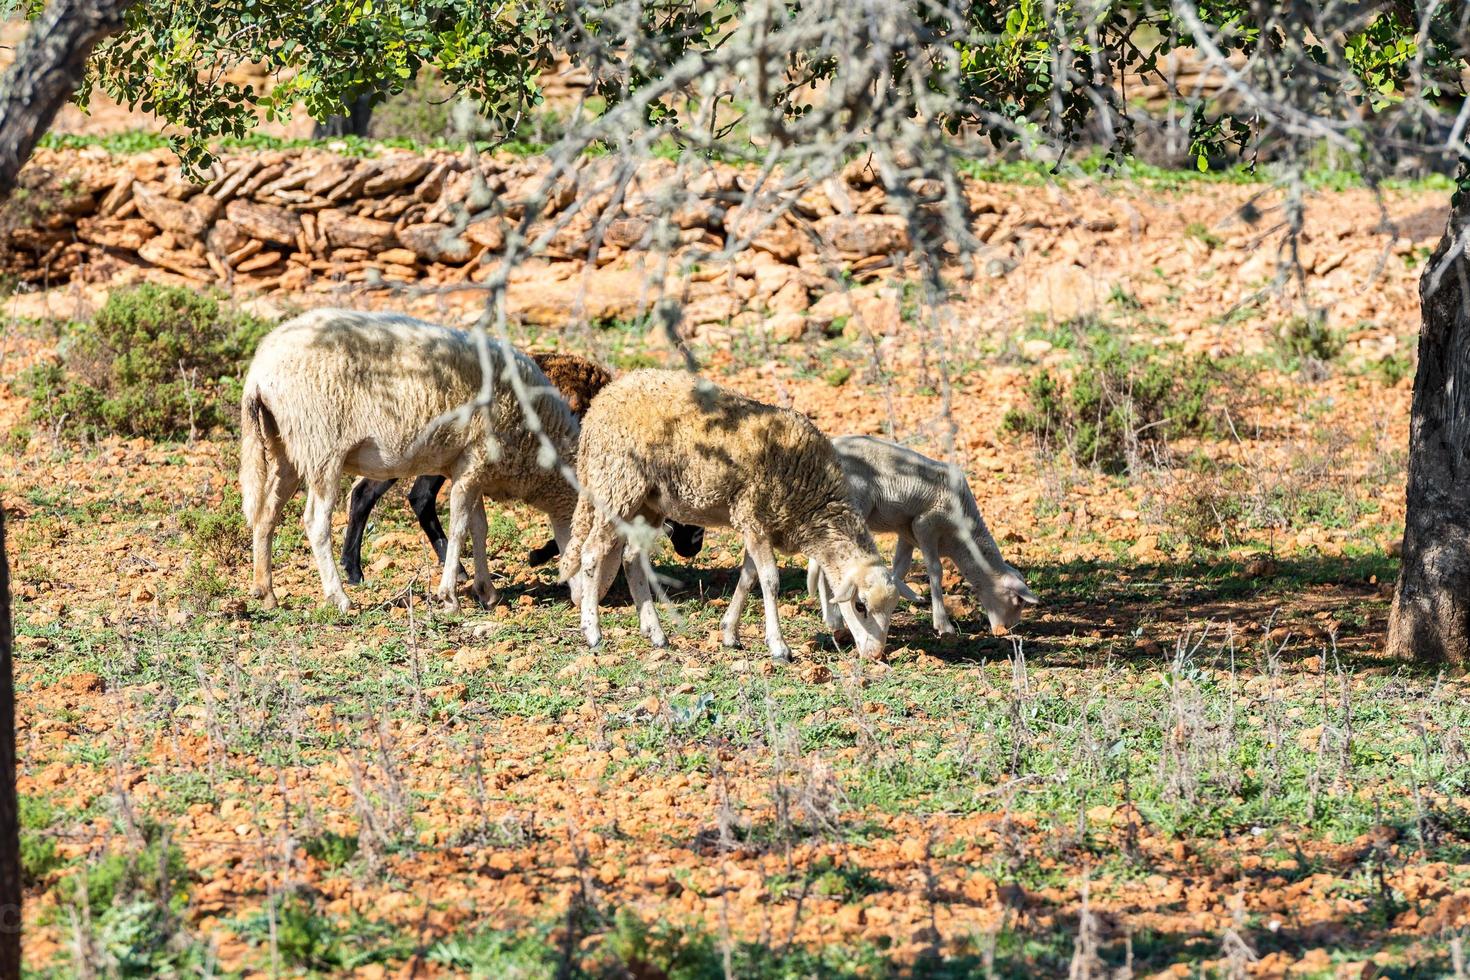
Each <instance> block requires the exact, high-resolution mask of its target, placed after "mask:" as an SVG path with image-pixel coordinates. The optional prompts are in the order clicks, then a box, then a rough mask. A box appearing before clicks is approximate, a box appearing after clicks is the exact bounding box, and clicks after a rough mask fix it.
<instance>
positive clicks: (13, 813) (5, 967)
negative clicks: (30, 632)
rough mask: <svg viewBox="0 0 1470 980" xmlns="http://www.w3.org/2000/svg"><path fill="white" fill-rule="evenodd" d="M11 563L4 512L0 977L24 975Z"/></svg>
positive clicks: (0, 554)
mask: <svg viewBox="0 0 1470 980" xmlns="http://www.w3.org/2000/svg"><path fill="white" fill-rule="evenodd" d="M10 654H11V631H10V562H9V560H8V559H7V557H6V552H5V512H4V510H3V509H0V977H5V978H8V977H18V976H20V819H19V814H18V813H17V807H16V801H15V676H14V665H13V662H12V660H11V656H10Z"/></svg>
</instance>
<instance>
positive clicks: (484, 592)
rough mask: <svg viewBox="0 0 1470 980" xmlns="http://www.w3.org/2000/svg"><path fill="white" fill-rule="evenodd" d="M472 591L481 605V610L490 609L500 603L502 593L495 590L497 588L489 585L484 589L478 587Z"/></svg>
mask: <svg viewBox="0 0 1470 980" xmlns="http://www.w3.org/2000/svg"><path fill="white" fill-rule="evenodd" d="M470 591H471V592H473V593H474V596H475V601H476V602H478V603H479V604H480V608H482V609H489V608H491V607H492V606H494V605H495V603H497V602H499V601H500V593H499V592H497V591H496V590H495V586H493V585H488V584H487V585H486V586H485V587H484V588H478V587H477V588H473V589H471V590H470Z"/></svg>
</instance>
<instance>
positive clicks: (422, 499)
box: [408, 476, 468, 582]
mask: <svg viewBox="0 0 1470 980" xmlns="http://www.w3.org/2000/svg"><path fill="white" fill-rule="evenodd" d="M442 489H444V477H442V476H421V477H419V478H418V479H417V480H414V481H413V486H412V487H410V488H409V491H408V506H409V507H410V508H412V510H413V516H414V517H415V518H417V519H418V522H419V527H420V528H422V529H423V532H424V537H426V538H428V539H429V546H430V547H431V548H433V549H434V557H436V558H438V559H439V561H440V562H441V563H442V562H443V561H444V553H445V551H446V550H448V548H449V540H448V538H447V537H445V534H444V525H443V524H440V523H439V507H438V505H437V504H436V503H435V501H436V500H438V498H439V491H440V490H442ZM454 573H455V575H456V577H457V579H458V581H460V582H463V581H464V580H465V579H466V578H467V577H468V576H466V575H465V573H464V569H463V568H462V567H456V568H455V570H454Z"/></svg>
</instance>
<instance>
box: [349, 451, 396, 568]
mask: <svg viewBox="0 0 1470 980" xmlns="http://www.w3.org/2000/svg"><path fill="white" fill-rule="evenodd" d="M397 482H398V481H397V480H369V479H368V478H367V477H363V478H361V479H359V480H358V481H357V482H356V483H354V484H353V485H352V496H351V497H350V498H349V499H348V502H347V531H346V533H345V534H344V535H343V536H342V567H343V568H344V569H346V571H347V584H348V585H359V584H361V583H362V535H363V532H364V531H366V530H367V522H368V515H370V514H371V513H372V512H373V508H374V507H376V506H377V503H378V501H379V500H382V499H383V494H385V493H387V492H388V490H389V489H390V488H391V487H392V486H393V484H395V483H397Z"/></svg>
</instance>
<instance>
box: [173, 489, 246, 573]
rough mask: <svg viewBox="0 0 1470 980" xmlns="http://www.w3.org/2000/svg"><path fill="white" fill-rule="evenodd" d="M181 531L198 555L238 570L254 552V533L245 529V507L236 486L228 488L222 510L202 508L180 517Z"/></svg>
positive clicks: (221, 505)
mask: <svg viewBox="0 0 1470 980" xmlns="http://www.w3.org/2000/svg"><path fill="white" fill-rule="evenodd" d="M179 528H180V529H181V530H182V531H183V532H184V533H185V534H187V535H188V536H189V544H190V550H192V551H193V552H194V554H195V555H199V556H201V557H206V558H212V559H214V562H215V564H217V565H219V566H221V567H223V568H234V567H235V566H237V565H239V563H240V562H241V561H242V560H244V558H245V556H246V555H247V554H249V552H250V529H249V528H247V527H246V526H245V511H244V504H243V502H242V500H241V497H240V491H239V489H238V488H237V487H235V485H234V484H226V485H225V492H224V499H222V500H221V501H220V503H219V506H218V507H198V508H192V509H190V510H185V511H181V512H180V513H179Z"/></svg>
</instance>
